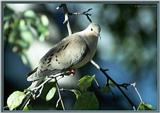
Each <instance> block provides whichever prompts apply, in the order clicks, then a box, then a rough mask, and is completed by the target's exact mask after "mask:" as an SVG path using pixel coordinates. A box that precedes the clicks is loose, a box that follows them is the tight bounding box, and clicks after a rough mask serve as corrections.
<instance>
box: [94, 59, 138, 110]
mask: <svg viewBox="0 0 160 113" xmlns="http://www.w3.org/2000/svg"><path fill="white" fill-rule="evenodd" d="M91 64H92V65H93V66H94V67H96V68H97V69H98V70H99V71H101V72H102V73H103V74H104V75H105V76H106V77H107V79H108V80H111V81H112V82H113V84H115V86H116V87H117V88H118V89H119V90H120V92H121V93H122V94H123V95H124V97H125V98H126V99H127V100H128V102H129V103H130V104H131V105H132V107H133V108H135V104H134V103H133V102H132V101H131V99H130V98H129V97H128V96H127V95H126V94H125V92H124V91H123V90H122V89H121V87H120V86H121V85H119V84H118V83H117V82H115V81H114V80H113V79H112V78H111V77H110V76H109V75H108V74H107V73H106V71H105V70H104V69H102V68H101V67H100V66H99V65H98V64H97V63H96V62H94V61H93V60H91Z"/></svg>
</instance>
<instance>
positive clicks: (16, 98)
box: [7, 91, 26, 110]
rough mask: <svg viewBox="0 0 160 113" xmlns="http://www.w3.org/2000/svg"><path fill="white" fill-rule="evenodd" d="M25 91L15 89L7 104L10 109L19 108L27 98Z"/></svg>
mask: <svg viewBox="0 0 160 113" xmlns="http://www.w3.org/2000/svg"><path fill="white" fill-rule="evenodd" d="M25 96H26V95H25V93H24V92H21V91H15V92H13V93H12V94H11V95H10V96H9V97H8V99H7V106H8V107H9V110H13V109H15V108H17V107H18V106H19V105H20V104H21V103H22V101H23V99H24V98H25Z"/></svg>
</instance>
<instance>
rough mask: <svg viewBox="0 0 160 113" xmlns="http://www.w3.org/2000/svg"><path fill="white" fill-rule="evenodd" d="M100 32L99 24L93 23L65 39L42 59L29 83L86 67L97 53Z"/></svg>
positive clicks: (32, 73)
mask: <svg viewBox="0 0 160 113" xmlns="http://www.w3.org/2000/svg"><path fill="white" fill-rule="evenodd" d="M100 31H101V29H100V26H99V25H98V24H95V23H91V24H90V25H89V26H88V27H87V28H86V29H84V30H83V31H80V32H77V33H74V34H71V35H69V36H67V37H66V38H64V39H63V40H62V41H60V42H59V43H57V44H56V45H55V46H54V47H53V48H52V49H50V50H49V51H48V52H47V53H46V54H45V55H44V56H43V57H42V58H41V60H40V62H39V65H38V67H37V68H35V69H34V70H33V71H32V72H31V73H30V74H29V76H28V78H27V81H38V80H43V79H44V78H45V77H46V76H50V75H54V74H57V73H60V72H63V71H66V70H68V69H78V68H80V67H82V66H84V65H85V64H86V63H88V62H89V61H90V60H91V59H92V58H93V56H94V54H95V52H96V48H97V42H98V38H99V35H100Z"/></svg>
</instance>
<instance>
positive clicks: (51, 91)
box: [46, 87, 56, 101]
mask: <svg viewBox="0 0 160 113" xmlns="http://www.w3.org/2000/svg"><path fill="white" fill-rule="evenodd" d="M55 92H56V88H55V87H52V88H51V89H50V90H49V92H48V94H47V95H46V101H49V100H51V99H52V98H53V97H54V95H55Z"/></svg>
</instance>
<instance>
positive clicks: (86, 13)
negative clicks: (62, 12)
mask: <svg viewBox="0 0 160 113" xmlns="http://www.w3.org/2000/svg"><path fill="white" fill-rule="evenodd" d="M91 10H92V8H89V9H88V10H87V11H84V12H75V13H71V12H69V15H85V16H86V17H87V19H88V20H89V21H90V22H91V23H92V20H91V18H90V16H91V15H92V14H90V13H89V11H91Z"/></svg>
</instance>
